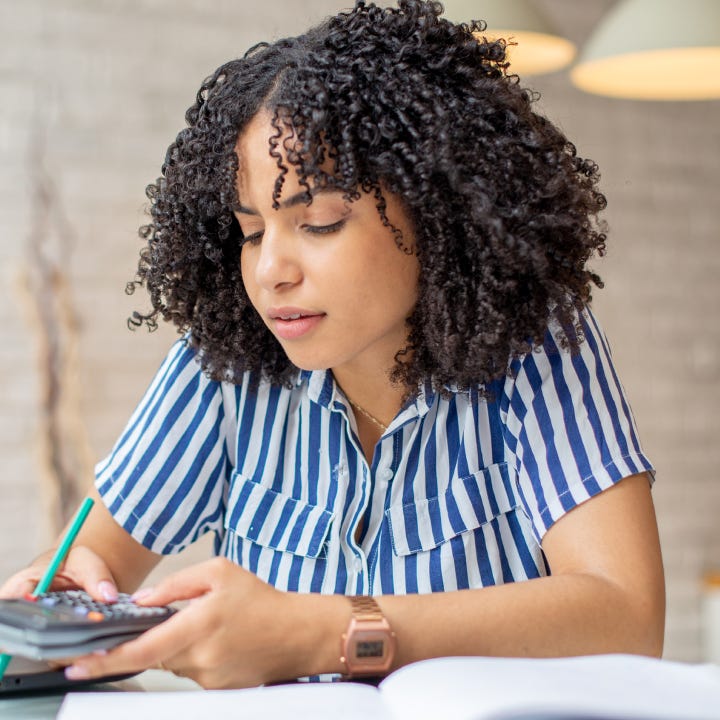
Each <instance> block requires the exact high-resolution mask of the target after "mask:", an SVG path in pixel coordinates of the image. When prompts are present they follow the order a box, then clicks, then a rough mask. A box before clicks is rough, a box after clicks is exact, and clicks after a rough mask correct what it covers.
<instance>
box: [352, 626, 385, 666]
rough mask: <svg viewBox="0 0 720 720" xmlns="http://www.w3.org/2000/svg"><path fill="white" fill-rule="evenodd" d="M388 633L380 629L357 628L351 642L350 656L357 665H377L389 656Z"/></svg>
mask: <svg viewBox="0 0 720 720" xmlns="http://www.w3.org/2000/svg"><path fill="white" fill-rule="evenodd" d="M387 652H388V643H387V636H386V633H384V632H383V631H381V630H380V631H378V630H357V631H356V632H355V633H354V634H353V637H352V641H351V644H350V657H351V658H352V659H353V660H354V663H355V664H357V665H367V666H368V667H375V666H378V664H382V662H383V660H384V659H385V658H386V657H387Z"/></svg>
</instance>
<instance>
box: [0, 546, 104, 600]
mask: <svg viewBox="0 0 720 720" xmlns="http://www.w3.org/2000/svg"><path fill="white" fill-rule="evenodd" d="M53 553H54V551H53V550H48V552H46V553H43V554H42V555H41V556H40V557H38V558H37V560H35V561H34V562H33V563H32V565H30V566H28V567H27V568H25V569H24V570H21V571H20V572H18V573H16V574H15V575H13V576H12V577H11V578H10V579H9V580H8V581H7V582H6V583H5V584H4V585H3V586H2V587H0V598H12V597H23V596H24V595H27V594H28V593H32V592H33V591H34V590H35V588H36V587H37V584H38V582H40V578H41V577H42V576H43V574H44V573H45V569H46V568H47V566H48V564H49V563H50V559H51V558H52V556H53ZM76 588H81V589H83V590H85V591H86V592H87V593H89V594H90V595H92V597H93V598H95V599H96V600H99V601H101V602H114V601H115V600H117V597H118V591H117V585H116V583H115V579H114V578H113V575H112V573H111V572H110V569H109V568H108V566H107V565H106V564H105V562H104V560H103V559H102V558H101V557H100V556H99V555H97V554H96V553H94V552H93V551H92V550H90V549H89V548H86V547H82V546H80V547H74V548H72V550H70V552H69V553H68V556H67V558H66V559H65V562H64V563H63V565H62V568H61V570H60V571H59V572H58V573H57V574H56V575H55V578H54V579H53V582H52V585H51V586H50V589H51V590H70V589H76Z"/></svg>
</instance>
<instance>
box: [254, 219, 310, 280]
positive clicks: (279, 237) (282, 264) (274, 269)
mask: <svg viewBox="0 0 720 720" xmlns="http://www.w3.org/2000/svg"><path fill="white" fill-rule="evenodd" d="M258 250H259V255H258V261H257V265H256V266H255V278H256V280H257V283H258V284H259V285H261V286H262V287H263V288H265V289H266V290H277V289H280V288H282V287H283V286H292V285H296V284H297V283H298V282H300V280H301V279H302V270H301V267H300V263H299V258H297V257H296V252H295V251H296V248H295V244H294V243H293V241H292V238H290V237H289V236H288V235H287V234H286V233H283V232H279V231H277V230H273V229H271V228H267V227H266V229H265V232H264V233H263V237H262V241H261V242H260V246H259V248H258Z"/></svg>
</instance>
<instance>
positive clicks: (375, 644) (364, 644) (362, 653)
mask: <svg viewBox="0 0 720 720" xmlns="http://www.w3.org/2000/svg"><path fill="white" fill-rule="evenodd" d="M355 647H356V651H355V657H356V658H381V657H382V656H383V651H384V649H385V643H384V642H383V641H382V640H360V641H359V642H358V643H357V645H356V646H355Z"/></svg>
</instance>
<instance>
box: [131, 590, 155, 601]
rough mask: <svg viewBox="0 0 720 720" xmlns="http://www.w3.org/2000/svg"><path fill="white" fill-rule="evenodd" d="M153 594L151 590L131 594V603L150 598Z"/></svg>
mask: <svg viewBox="0 0 720 720" xmlns="http://www.w3.org/2000/svg"><path fill="white" fill-rule="evenodd" d="M153 592H155V591H154V589H153V588H142V590H138V591H137V592H136V593H133V595H132V598H131V599H132V600H133V602H138V601H141V600H144V599H145V598H148V597H150V596H151V595H152V594H153Z"/></svg>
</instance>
